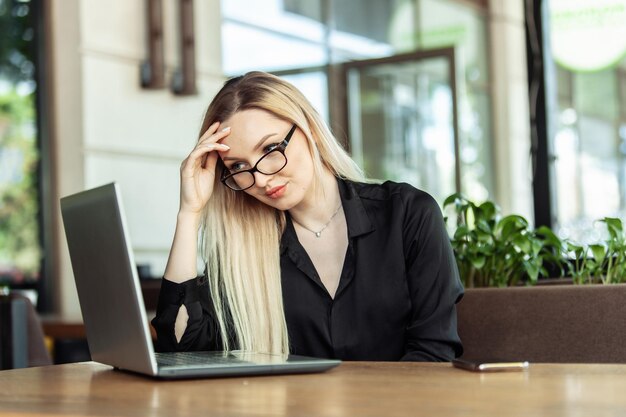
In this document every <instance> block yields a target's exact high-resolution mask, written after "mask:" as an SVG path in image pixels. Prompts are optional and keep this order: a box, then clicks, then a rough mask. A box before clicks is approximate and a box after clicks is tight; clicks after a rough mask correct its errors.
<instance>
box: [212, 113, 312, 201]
mask: <svg viewBox="0 0 626 417" xmlns="http://www.w3.org/2000/svg"><path fill="white" fill-rule="evenodd" d="M292 126H293V125H292V124H290V123H289V122H287V121H284V120H281V119H278V118H276V117H275V116H274V115H272V114H271V113H268V112H266V111H263V110H256V109H252V110H243V111H240V112H237V113H235V114H234V115H233V116H232V117H230V118H228V119H226V120H223V121H222V123H221V124H220V129H223V128H226V127H230V128H231V131H230V134H229V135H228V136H226V137H225V138H224V139H223V140H222V141H221V143H224V144H226V145H228V146H230V150H228V151H225V152H220V156H221V158H222V161H223V162H224V165H225V166H226V168H227V169H228V170H230V171H231V172H235V171H237V170H242V169H243V170H245V169H250V168H252V167H254V166H255V164H256V163H257V161H258V160H259V159H260V158H261V157H262V156H263V155H265V154H266V153H267V152H269V151H271V150H272V149H274V148H276V147H277V146H278V145H279V144H280V143H281V142H283V140H284V139H285V137H286V136H287V134H288V133H289V130H290V129H291V127H292ZM285 156H286V157H287V165H285V167H284V168H283V169H282V170H280V171H279V172H277V173H275V174H271V175H265V174H262V173H260V172H258V171H257V172H255V173H254V179H255V182H254V185H253V186H252V187H250V188H248V189H247V190H244V191H239V192H244V193H247V194H249V195H251V196H252V197H254V198H256V199H257V200H259V201H261V202H263V203H265V204H267V205H268V206H271V207H274V208H276V209H279V210H290V209H292V208H293V207H295V206H297V205H298V204H300V203H301V202H302V201H303V200H304V198H305V196H307V195H310V193H309V191H310V189H311V187H312V184H313V177H314V171H313V158H312V156H311V152H310V151H309V147H308V145H307V139H306V137H305V136H304V134H303V133H302V132H301V131H300V130H299V129H298V128H296V130H295V131H294V132H293V135H292V136H291V140H290V141H289V145H288V146H287V148H286V149H285Z"/></svg>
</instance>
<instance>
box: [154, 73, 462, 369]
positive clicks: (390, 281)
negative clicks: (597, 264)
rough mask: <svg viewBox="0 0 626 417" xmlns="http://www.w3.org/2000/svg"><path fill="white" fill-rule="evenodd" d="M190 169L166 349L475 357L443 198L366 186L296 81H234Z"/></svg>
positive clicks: (162, 305) (218, 101) (186, 164)
mask: <svg viewBox="0 0 626 417" xmlns="http://www.w3.org/2000/svg"><path fill="white" fill-rule="evenodd" d="M180 175H181V194H180V209H179V213H178V219H177V224H176V232H175V236H174V241H173V244H172V249H171V252H170V256H169V260H168V263H167V267H166V270H165V274H164V279H163V281H162V284H161V292H160V296H159V305H158V309H157V316H156V318H155V319H154V320H153V322H152V323H153V325H154V327H155V329H156V331H157V337H158V343H157V349H159V350H161V351H184V350H195V351H199V350H234V349H243V350H250V351H257V352H273V353H293V354H300V355H307V356H314V357H324V358H338V359H343V360H377V361H395V360H414V361H449V360H451V359H452V358H454V357H455V356H459V355H460V354H461V353H462V347H461V343H460V340H459V337H458V334H457V330H456V308H455V304H456V302H458V300H459V299H460V298H461V297H462V295H463V287H462V285H461V283H460V281H459V278H458V272H457V269H456V264H455V260H454V257H453V253H452V250H451V247H450V243H449V239H448V235H447V233H446V230H445V227H444V224H443V220H442V216H441V212H440V210H439V207H438V205H437V203H436V202H435V201H434V200H433V199H432V198H431V197H430V196H429V195H428V194H426V193H424V192H422V191H419V190H417V189H415V188H413V187H412V186H410V185H407V184H399V183H393V182H389V181H388V182H385V183H382V184H379V183H373V182H371V181H369V182H368V181H366V180H365V178H364V177H363V174H362V172H361V170H360V169H359V168H358V166H357V165H356V164H355V163H354V162H353V161H352V160H351V159H350V157H349V156H348V154H347V153H346V152H345V151H344V150H343V149H342V147H341V146H340V144H339V143H338V142H337V140H336V139H335V138H334V137H333V135H332V134H331V132H330V131H329V129H328V127H327V126H326V125H325V123H324V122H323V120H322V119H321V118H320V116H319V115H318V114H317V112H316V111H315V110H314V109H313V107H312V106H311V104H310V103H309V102H308V100H307V99H306V98H305V97H304V96H303V95H302V93H300V92H299V91H298V90H297V89H296V88H295V87H293V86H292V85H291V84H289V83H287V82H286V81H284V80H282V79H280V78H278V77H275V76H273V75H270V74H266V73H262V72H251V73H248V74H246V75H244V76H241V77H237V78H234V79H231V80H229V81H227V82H226V83H225V85H224V87H223V88H222V89H221V90H220V91H219V92H218V94H217V96H216V97H215V98H214V99H213V101H212V102H211V104H210V106H209V108H208V110H207V112H206V115H205V118H204V123H203V126H202V130H201V132H200V139H199V140H198V143H197V145H196V147H195V148H194V149H193V150H192V151H191V153H190V154H189V156H188V157H187V158H186V159H185V160H184V161H183V163H182V166H181V174H180ZM199 231H200V234H201V253H202V256H203V260H204V262H205V264H206V270H205V273H204V275H203V276H196V275H197V270H196V266H197V252H198V251H197V245H198V232H199ZM194 277H195V278H194Z"/></svg>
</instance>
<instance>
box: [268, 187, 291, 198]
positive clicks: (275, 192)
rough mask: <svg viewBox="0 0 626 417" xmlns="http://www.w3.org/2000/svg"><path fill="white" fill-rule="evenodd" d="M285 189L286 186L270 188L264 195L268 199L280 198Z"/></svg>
mask: <svg viewBox="0 0 626 417" xmlns="http://www.w3.org/2000/svg"><path fill="white" fill-rule="evenodd" d="M286 188H287V184H284V185H279V186H278V187H274V188H271V189H270V190H269V191H267V192H266V193H265V195H266V196H268V197H269V198H280V197H282V196H283V194H285V190H286Z"/></svg>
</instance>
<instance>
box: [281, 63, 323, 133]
mask: <svg viewBox="0 0 626 417" xmlns="http://www.w3.org/2000/svg"><path fill="white" fill-rule="evenodd" d="M281 78H283V79H285V80H287V81H289V82H290V83H292V84H293V85H294V86H296V88H298V89H299V90H300V91H302V94H304V96H305V97H306V98H307V99H308V100H309V101H310V102H311V104H312V105H313V107H315V109H316V110H317V111H318V113H319V114H320V115H321V116H322V117H323V118H324V120H325V121H326V123H329V117H328V77H327V76H326V74H325V73H324V72H321V71H315V72H303V73H300V74H292V75H283V76H281Z"/></svg>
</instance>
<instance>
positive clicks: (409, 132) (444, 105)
mask: <svg viewBox="0 0 626 417" xmlns="http://www.w3.org/2000/svg"><path fill="white" fill-rule="evenodd" d="M448 71H449V66H448V62H447V60H445V59H444V58H430V59H425V60H422V61H419V62H418V61H407V62H402V63H393V64H392V63H388V64H374V65H370V66H367V67H363V68H354V69H351V70H350V80H349V92H348V96H349V103H350V104H349V113H350V139H351V141H352V147H351V149H352V153H353V156H354V158H355V160H356V161H357V162H358V163H360V164H361V166H362V167H363V169H364V170H365V173H366V174H367V176H369V177H372V178H378V179H390V180H395V181H403V182H408V183H410V184H413V185H414V186H416V187H418V188H421V189H423V190H425V191H427V192H429V193H430V194H432V195H433V197H434V198H435V199H436V200H437V201H439V202H440V203H442V202H443V200H444V199H445V197H447V196H448V195H450V194H452V193H454V192H455V191H456V186H455V151H454V131H453V124H452V91H451V89H450V81H449V79H448Z"/></svg>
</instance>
